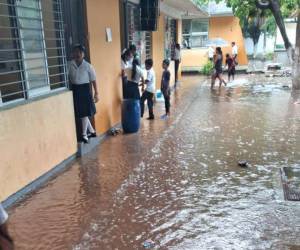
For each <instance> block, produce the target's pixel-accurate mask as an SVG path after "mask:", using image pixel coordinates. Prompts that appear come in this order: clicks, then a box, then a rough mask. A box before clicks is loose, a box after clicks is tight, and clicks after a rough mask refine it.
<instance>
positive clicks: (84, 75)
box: [69, 45, 99, 143]
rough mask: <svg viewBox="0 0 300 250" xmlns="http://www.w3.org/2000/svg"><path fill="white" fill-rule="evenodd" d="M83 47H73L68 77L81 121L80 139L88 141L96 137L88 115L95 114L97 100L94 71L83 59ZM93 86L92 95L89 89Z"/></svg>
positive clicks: (76, 112) (75, 107)
mask: <svg viewBox="0 0 300 250" xmlns="http://www.w3.org/2000/svg"><path fill="white" fill-rule="evenodd" d="M84 52H85V48H84V47H83V46H82V45H76V46H74V48H73V60H72V62H71V63H70V65H69V78H70V83H71V86H72V91H73V99H74V109H75V116H76V118H79V119H81V122H82V141H83V142H84V143H88V142H89V138H90V137H96V136H97V135H96V131H95V130H94V128H93V126H92V124H91V122H90V119H89V117H91V116H93V115H95V113H96V106H95V103H96V102H98V101H99V94H98V87H97V82H96V73H95V70H94V68H93V66H92V65H91V64H89V63H88V62H87V61H85V60H84ZM91 85H92V86H93V88H94V95H93V93H92V90H91Z"/></svg>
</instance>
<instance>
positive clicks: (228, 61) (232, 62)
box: [225, 54, 235, 81]
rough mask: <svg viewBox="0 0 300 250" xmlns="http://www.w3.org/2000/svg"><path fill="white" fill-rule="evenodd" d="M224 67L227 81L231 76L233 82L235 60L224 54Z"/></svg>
mask: <svg viewBox="0 0 300 250" xmlns="http://www.w3.org/2000/svg"><path fill="white" fill-rule="evenodd" d="M225 63H226V66H227V67H228V81H230V77H231V76H232V80H234V76H235V59H234V58H232V57H231V56H230V55H229V54H226V62H225Z"/></svg>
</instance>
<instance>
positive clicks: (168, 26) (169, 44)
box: [165, 17, 177, 59]
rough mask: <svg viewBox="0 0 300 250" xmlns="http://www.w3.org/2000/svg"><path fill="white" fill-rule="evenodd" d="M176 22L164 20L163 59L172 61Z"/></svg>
mask: <svg viewBox="0 0 300 250" xmlns="http://www.w3.org/2000/svg"><path fill="white" fill-rule="evenodd" d="M176 26H177V24H176V20H175V19H172V18H169V17H166V18H165V58H168V59H172V58H174V56H175V45H176V42H177V31H176Z"/></svg>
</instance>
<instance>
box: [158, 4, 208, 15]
mask: <svg viewBox="0 0 300 250" xmlns="http://www.w3.org/2000/svg"><path fill="white" fill-rule="evenodd" d="M160 10H161V11H162V12H163V13H165V14H166V15H168V16H171V17H174V18H178V19H181V18H191V17H198V18H205V17H209V15H208V12H206V11H205V10H202V9H201V8H200V7H199V6H197V5H196V4H195V3H194V2H193V1H192V0H180V1H178V0H161V2H160Z"/></svg>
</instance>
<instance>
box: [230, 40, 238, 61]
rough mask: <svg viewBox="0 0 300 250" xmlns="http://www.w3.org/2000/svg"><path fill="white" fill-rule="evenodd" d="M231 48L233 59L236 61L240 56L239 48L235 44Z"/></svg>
mask: <svg viewBox="0 0 300 250" xmlns="http://www.w3.org/2000/svg"><path fill="white" fill-rule="evenodd" d="M231 47H232V57H233V58H234V59H235V60H236V58H237V55H238V46H237V45H236V44H235V42H232V43H231Z"/></svg>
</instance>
